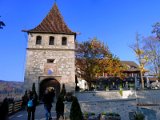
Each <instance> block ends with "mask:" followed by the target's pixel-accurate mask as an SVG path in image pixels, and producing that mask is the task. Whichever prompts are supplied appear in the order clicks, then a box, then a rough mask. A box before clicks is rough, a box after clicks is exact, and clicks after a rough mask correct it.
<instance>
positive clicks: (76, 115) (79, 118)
mask: <svg viewBox="0 0 160 120" xmlns="http://www.w3.org/2000/svg"><path fill="white" fill-rule="evenodd" d="M70 120H83V115H82V111H81V108H80V105H79V102H78V99H77V98H76V97H73V101H72V105H71V109H70Z"/></svg>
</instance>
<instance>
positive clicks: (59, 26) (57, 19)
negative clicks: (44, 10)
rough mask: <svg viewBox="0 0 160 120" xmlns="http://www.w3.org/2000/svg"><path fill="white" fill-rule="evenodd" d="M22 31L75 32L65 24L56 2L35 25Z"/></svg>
mask: <svg viewBox="0 0 160 120" xmlns="http://www.w3.org/2000/svg"><path fill="white" fill-rule="evenodd" d="M24 32H29V33H57V34H59V33H60V34H76V33H75V32H72V31H71V30H70V29H69V28H68V26H67V25H66V24H65V22H64V20H63V17H62V16H61V14H60V11H59V9H58V7H57V5H56V3H55V4H54V5H53V7H52V9H51V10H50V12H49V13H48V15H47V16H46V17H45V18H44V19H43V21H42V22H41V23H40V24H39V25H38V26H37V27H35V28H34V29H31V30H24Z"/></svg>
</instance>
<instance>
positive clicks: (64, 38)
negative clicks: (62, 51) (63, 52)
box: [62, 37, 67, 45]
mask: <svg viewBox="0 0 160 120" xmlns="http://www.w3.org/2000/svg"><path fill="white" fill-rule="evenodd" d="M62 45H67V38H66V37H62Z"/></svg>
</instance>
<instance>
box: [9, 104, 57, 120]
mask: <svg viewBox="0 0 160 120" xmlns="http://www.w3.org/2000/svg"><path fill="white" fill-rule="evenodd" d="M51 115H52V118H53V119H52V120H55V119H56V111H55V103H53V107H52V110H51ZM9 120H27V111H26V110H22V111H19V112H18V113H16V114H14V115H12V116H10V117H9ZM35 120H45V109H44V105H43V104H41V105H39V106H37V107H36V112H35Z"/></svg>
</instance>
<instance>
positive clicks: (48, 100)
mask: <svg viewBox="0 0 160 120" xmlns="http://www.w3.org/2000/svg"><path fill="white" fill-rule="evenodd" d="M52 101H53V97H52V93H50V91H49V90H48V89H46V90H45V94H44V96H43V102H44V108H45V111H46V114H45V115H46V120H52V116H51V108H52Z"/></svg>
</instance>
